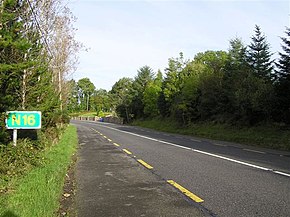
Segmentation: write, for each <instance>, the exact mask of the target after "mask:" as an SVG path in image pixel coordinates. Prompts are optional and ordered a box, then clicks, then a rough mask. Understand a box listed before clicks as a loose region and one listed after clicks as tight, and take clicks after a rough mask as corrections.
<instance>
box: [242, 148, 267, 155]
mask: <svg viewBox="0 0 290 217" xmlns="http://www.w3.org/2000/svg"><path fill="white" fill-rule="evenodd" d="M243 150H244V151H249V152H255V153H259V154H266V152H263V151H257V150H253V149H247V148H244V149H243Z"/></svg>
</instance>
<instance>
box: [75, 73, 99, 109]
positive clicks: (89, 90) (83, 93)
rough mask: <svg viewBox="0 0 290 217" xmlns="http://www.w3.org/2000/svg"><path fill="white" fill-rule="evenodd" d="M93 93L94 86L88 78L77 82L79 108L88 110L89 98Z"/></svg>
mask: <svg viewBox="0 0 290 217" xmlns="http://www.w3.org/2000/svg"><path fill="white" fill-rule="evenodd" d="M94 91H95V85H94V84H93V83H92V82H91V81H90V79H89V78H82V79H80V80H79V81H78V92H79V100H80V103H81V108H82V109H84V110H87V111H89V110H90V97H91V96H92V95H93V93H94Z"/></svg>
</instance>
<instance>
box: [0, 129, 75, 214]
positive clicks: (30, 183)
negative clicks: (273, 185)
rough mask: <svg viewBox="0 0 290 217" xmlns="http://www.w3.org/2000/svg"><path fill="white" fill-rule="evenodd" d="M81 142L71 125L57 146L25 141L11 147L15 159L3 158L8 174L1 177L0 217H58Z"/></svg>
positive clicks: (2, 163) (2, 161)
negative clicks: (60, 202) (67, 175)
mask: <svg viewBox="0 0 290 217" xmlns="http://www.w3.org/2000/svg"><path fill="white" fill-rule="evenodd" d="M77 141H78V140H77V133H76V128H75V127H73V126H69V127H68V128H67V129H66V130H65V131H64V132H63V134H62V136H61V138H60V140H59V142H58V143H56V144H52V145H48V146H46V147H43V148H41V149H40V148H39V146H38V147H35V146H33V145H32V144H31V143H29V142H27V141H22V142H21V143H20V144H19V145H18V146H17V147H9V148H8V149H9V151H11V152H13V154H11V155H10V156H11V157H14V158H15V159H14V161H13V160H11V158H10V159H7V158H6V159H3V158H2V157H3V156H1V158H0V164H1V169H2V171H3V170H7V171H6V174H7V173H8V175H6V176H5V175H4V174H3V173H1V175H0V177H1V180H2V181H1V183H0V189H1V193H0V216H21V217H26V216H27V217H31V216H39V217H45V216H47V217H51V216H57V211H58V209H59V200H60V197H61V194H62V188H63V184H64V179H65V176H66V172H67V169H68V166H69V165H70V163H71V157H72V155H73V154H74V153H75V152H76V147H77ZM1 154H2V155H3V152H2V153H1ZM5 156H7V154H5V155H4V157H5ZM7 161H10V163H9V164H7ZM8 171H9V172H8Z"/></svg>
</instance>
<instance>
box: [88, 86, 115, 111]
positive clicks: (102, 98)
mask: <svg viewBox="0 0 290 217" xmlns="http://www.w3.org/2000/svg"><path fill="white" fill-rule="evenodd" d="M92 107H93V108H94V110H96V112H97V115H98V116H102V114H103V112H108V111H110V109H111V102H110V96H109V93H108V92H107V91H106V90H104V89H98V90H95V92H94V95H93V97H92Z"/></svg>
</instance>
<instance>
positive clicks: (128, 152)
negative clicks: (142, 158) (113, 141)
mask: <svg viewBox="0 0 290 217" xmlns="http://www.w3.org/2000/svg"><path fill="white" fill-rule="evenodd" d="M123 151H124V152H126V153H127V154H132V152H130V151H128V150H127V149H125V148H124V149H123Z"/></svg>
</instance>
